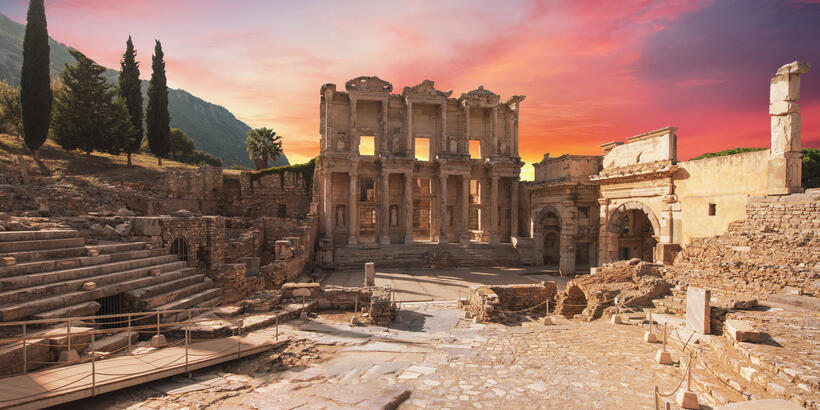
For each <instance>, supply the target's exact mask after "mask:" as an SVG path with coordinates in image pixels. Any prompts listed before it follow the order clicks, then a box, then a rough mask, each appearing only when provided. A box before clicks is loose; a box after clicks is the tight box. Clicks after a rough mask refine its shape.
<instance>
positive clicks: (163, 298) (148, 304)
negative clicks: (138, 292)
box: [137, 281, 214, 310]
mask: <svg viewBox="0 0 820 410" xmlns="http://www.w3.org/2000/svg"><path fill="white" fill-rule="evenodd" d="M213 287H214V283H213V282H202V281H200V282H198V283H194V284H192V285H188V286H185V287H181V288H177V289H173V290H170V291H168V292H165V293H160V294H159V295H156V296H153V297H151V298H149V299H143V300H141V301H139V302H138V303H137V306H138V308H140V309H142V310H154V309H155V308H156V307H158V306H162V305H167V304H169V303H172V302H174V301H175V300H181V299H183V298H185V297H188V296H191V295H194V294H196V293H199V292H202V291H205V290H207V289H211V288H213Z"/></svg>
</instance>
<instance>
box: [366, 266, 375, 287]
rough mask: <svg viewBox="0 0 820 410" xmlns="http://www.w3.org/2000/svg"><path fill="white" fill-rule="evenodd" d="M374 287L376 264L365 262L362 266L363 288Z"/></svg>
mask: <svg viewBox="0 0 820 410" xmlns="http://www.w3.org/2000/svg"><path fill="white" fill-rule="evenodd" d="M375 285H376V264H375V263H373V262H367V263H365V264H364V286H375Z"/></svg>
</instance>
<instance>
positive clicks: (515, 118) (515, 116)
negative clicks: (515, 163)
mask: <svg viewBox="0 0 820 410" xmlns="http://www.w3.org/2000/svg"><path fill="white" fill-rule="evenodd" d="M512 116H513V122H512V133H513V150H512V154H513V155H514V156H516V157H520V156H521V155H520V154H519V153H518V108H516V109H515V111H514V112H513V114H512Z"/></svg>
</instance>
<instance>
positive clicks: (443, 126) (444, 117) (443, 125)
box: [439, 100, 448, 153]
mask: <svg viewBox="0 0 820 410" xmlns="http://www.w3.org/2000/svg"><path fill="white" fill-rule="evenodd" d="M439 140H440V141H439V145H440V147H441V149H440V152H442V153H445V152H447V151H448V149H447V100H445V101H444V102H443V103H441V132H440V133H439Z"/></svg>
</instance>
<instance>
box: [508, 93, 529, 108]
mask: <svg viewBox="0 0 820 410" xmlns="http://www.w3.org/2000/svg"><path fill="white" fill-rule="evenodd" d="M525 98H527V96H526V95H514V96H512V97H510V99H509V100H507V101H505V102H504V105H506V106H507V107H510V109H513V110H515V109H518V106H519V105H521V101H524V99H525Z"/></svg>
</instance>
